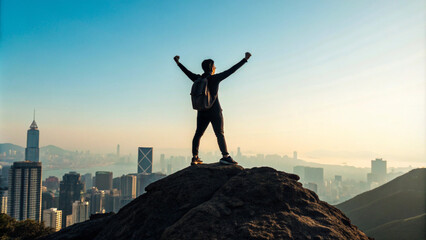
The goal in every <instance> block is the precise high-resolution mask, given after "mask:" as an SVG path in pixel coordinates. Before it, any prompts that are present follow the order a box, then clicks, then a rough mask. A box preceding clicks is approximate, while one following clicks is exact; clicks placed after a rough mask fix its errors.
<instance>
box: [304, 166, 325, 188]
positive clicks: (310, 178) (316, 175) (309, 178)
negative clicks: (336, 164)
mask: <svg viewBox="0 0 426 240" xmlns="http://www.w3.org/2000/svg"><path fill="white" fill-rule="evenodd" d="M304 177H305V182H308V183H309V182H311V183H316V184H317V185H318V186H322V185H323V184H324V168H314V167H305V176H304Z"/></svg>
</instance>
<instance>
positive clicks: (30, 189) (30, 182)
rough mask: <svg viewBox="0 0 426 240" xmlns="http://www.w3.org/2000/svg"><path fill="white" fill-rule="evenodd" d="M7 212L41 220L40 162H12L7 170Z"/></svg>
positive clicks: (16, 215)
mask: <svg viewBox="0 0 426 240" xmlns="http://www.w3.org/2000/svg"><path fill="white" fill-rule="evenodd" d="M7 200H8V201H7V214H8V215H9V216H11V217H13V218H15V219H16V220H25V219H32V220H36V221H40V220H41V162H31V161H24V162H14V163H13V165H12V167H11V168H10V170H9V191H8V198H7Z"/></svg>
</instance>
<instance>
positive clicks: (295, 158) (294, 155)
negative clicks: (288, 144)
mask: <svg viewBox="0 0 426 240" xmlns="http://www.w3.org/2000/svg"><path fill="white" fill-rule="evenodd" d="M293 159H294V160H297V152H296V151H294V152H293Z"/></svg>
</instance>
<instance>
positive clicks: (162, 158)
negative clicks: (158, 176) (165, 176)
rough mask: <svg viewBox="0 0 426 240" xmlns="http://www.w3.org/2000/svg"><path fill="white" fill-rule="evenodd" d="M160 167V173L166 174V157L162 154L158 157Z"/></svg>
mask: <svg viewBox="0 0 426 240" xmlns="http://www.w3.org/2000/svg"><path fill="white" fill-rule="evenodd" d="M160 165H161V172H162V173H166V157H165V155H164V154H161V155H160Z"/></svg>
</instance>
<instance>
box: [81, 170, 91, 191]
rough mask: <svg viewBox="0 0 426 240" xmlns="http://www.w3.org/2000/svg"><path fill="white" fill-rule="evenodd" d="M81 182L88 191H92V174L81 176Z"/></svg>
mask: <svg viewBox="0 0 426 240" xmlns="http://www.w3.org/2000/svg"><path fill="white" fill-rule="evenodd" d="M81 181H82V182H83V183H84V186H85V187H86V189H90V188H92V187H93V182H92V174H91V173H86V174H84V175H83V176H81Z"/></svg>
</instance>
